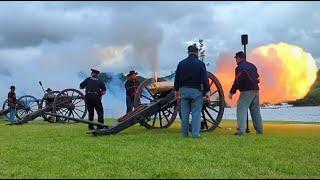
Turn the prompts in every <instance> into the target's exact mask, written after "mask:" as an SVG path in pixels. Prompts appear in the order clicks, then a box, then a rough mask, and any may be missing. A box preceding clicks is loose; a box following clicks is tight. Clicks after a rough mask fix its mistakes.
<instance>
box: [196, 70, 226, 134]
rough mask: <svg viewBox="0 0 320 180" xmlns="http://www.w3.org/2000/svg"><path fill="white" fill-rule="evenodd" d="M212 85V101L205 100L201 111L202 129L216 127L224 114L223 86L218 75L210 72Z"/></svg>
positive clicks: (211, 129)
mask: <svg viewBox="0 0 320 180" xmlns="http://www.w3.org/2000/svg"><path fill="white" fill-rule="evenodd" d="M208 79H209V87H210V102H209V103H207V102H204V103H203V107H202V113H201V119H202V121H201V131H202V132H206V131H213V130H214V129H216V128H217V127H218V126H219V124H220V122H221V120H222V116H223V112H224V107H225V101H224V94H223V89H222V86H221V84H220V82H219V80H218V78H217V77H216V76H214V75H213V74H212V73H210V72H208Z"/></svg>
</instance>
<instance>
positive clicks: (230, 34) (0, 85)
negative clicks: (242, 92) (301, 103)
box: [0, 2, 320, 102]
mask: <svg viewBox="0 0 320 180" xmlns="http://www.w3.org/2000/svg"><path fill="white" fill-rule="evenodd" d="M319 19H320V3H319V2H1V3H0V24H1V28H0V95H1V97H5V96H6V94H7V91H8V86H9V85H11V84H15V85H16V86H17V88H18V89H17V92H18V93H20V94H21V95H23V94H33V95H34V96H37V97H41V96H42V93H41V89H40V88H39V87H38V81H39V80H42V81H43V83H44V85H46V86H50V87H51V88H53V89H64V88H67V87H69V88H70V87H71V88H78V84H79V83H80V81H81V79H80V78H79V76H78V74H79V72H81V71H84V72H88V73H89V69H90V68H97V69H100V70H102V71H108V72H116V73H118V72H128V71H129V70H131V69H136V70H137V71H139V72H140V74H142V75H144V76H149V77H150V76H152V72H153V70H154V69H157V70H158V71H159V74H160V75H167V74H169V73H171V72H173V71H174V70H175V67H176V65H177V63H178V62H179V61H180V60H181V59H183V58H184V57H185V56H186V47H187V46H188V45H190V44H192V43H193V42H195V41H197V40H198V39H199V38H201V39H204V44H205V49H206V55H207V57H206V62H208V63H209V64H210V66H209V67H210V68H212V69H213V70H214V68H215V64H216V61H217V59H218V58H219V56H220V55H221V54H223V53H233V52H235V51H238V50H241V49H242V47H241V43H240V36H241V34H243V33H247V34H248V35H249V45H248V51H250V50H251V49H253V48H256V47H259V46H261V45H267V44H270V43H279V42H286V43H289V44H293V45H296V46H299V47H301V48H303V49H304V50H305V51H306V52H309V53H311V55H312V56H313V58H314V59H316V60H317V64H318V67H319V64H320V58H319V57H320V51H319V42H320V20H319ZM1 100H3V99H1ZM1 102H2V101H1Z"/></svg>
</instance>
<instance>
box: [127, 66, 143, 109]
mask: <svg viewBox="0 0 320 180" xmlns="http://www.w3.org/2000/svg"><path fill="white" fill-rule="evenodd" d="M137 74H138V73H137V72H135V71H133V70H132V71H130V72H129V74H128V75H127V77H129V79H128V80H127V81H126V83H125V88H126V104H127V113H129V112H132V109H133V105H134V96H135V94H136V91H137V89H138V87H139V85H140V82H139V81H138V80H137Z"/></svg>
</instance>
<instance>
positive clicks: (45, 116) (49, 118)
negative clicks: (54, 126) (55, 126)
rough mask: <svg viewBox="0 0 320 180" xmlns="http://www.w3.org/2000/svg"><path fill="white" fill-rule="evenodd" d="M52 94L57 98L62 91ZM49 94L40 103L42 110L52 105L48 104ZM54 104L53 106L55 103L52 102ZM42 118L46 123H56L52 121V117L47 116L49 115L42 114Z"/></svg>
mask: <svg viewBox="0 0 320 180" xmlns="http://www.w3.org/2000/svg"><path fill="white" fill-rule="evenodd" d="M50 93H52V94H53V95H54V97H56V96H57V95H58V94H59V93H60V91H52V92H50ZM47 95H48V94H47V93H46V94H45V95H44V96H43V98H42V99H41V102H40V109H44V108H46V106H49V105H50V104H47V101H46V98H47ZM52 104H53V102H52ZM52 104H51V106H52ZM42 118H43V119H44V120H45V121H48V122H54V120H53V119H51V118H52V117H51V116H49V115H47V114H45V113H44V114H42Z"/></svg>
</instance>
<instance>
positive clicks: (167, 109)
mask: <svg viewBox="0 0 320 180" xmlns="http://www.w3.org/2000/svg"><path fill="white" fill-rule="evenodd" d="M153 82H154V79H153V78H150V79H146V80H145V81H143V82H142V83H141V84H140V86H139V87H138V90H137V93H136V95H135V97H134V107H135V108H137V107H138V106H139V105H147V104H151V103H153V102H155V101H156V100H158V99H159V98H161V97H164V96H167V95H168V94H170V93H174V91H173V90H170V91H168V92H166V93H164V94H154V93H152V91H151V90H150V85H151V84H152V83H153ZM177 114H178V106H177V105H176V103H174V104H168V105H167V106H164V107H162V109H161V110H159V112H157V113H156V114H154V115H152V116H149V117H146V118H145V120H144V121H141V122H140V124H142V125H143V126H144V127H146V128H147V129H163V128H168V127H169V126H170V125H171V124H172V123H173V121H174V120H175V119H176V117H177Z"/></svg>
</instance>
